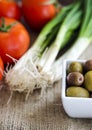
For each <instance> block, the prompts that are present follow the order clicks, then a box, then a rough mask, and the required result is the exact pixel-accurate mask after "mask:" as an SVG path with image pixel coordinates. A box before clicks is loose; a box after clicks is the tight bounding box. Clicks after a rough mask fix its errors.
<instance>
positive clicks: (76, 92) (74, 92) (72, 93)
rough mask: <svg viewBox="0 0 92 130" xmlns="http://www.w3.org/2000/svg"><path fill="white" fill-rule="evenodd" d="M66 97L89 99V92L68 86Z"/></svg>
mask: <svg viewBox="0 0 92 130" xmlns="http://www.w3.org/2000/svg"><path fill="white" fill-rule="evenodd" d="M66 95H67V96H68V97H84V98H88V97H89V92H88V90H86V89H85V88H82V87H78V86H70V87H69V88H67V90H66Z"/></svg>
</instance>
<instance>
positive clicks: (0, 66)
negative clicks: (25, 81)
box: [0, 57, 4, 80]
mask: <svg viewBox="0 0 92 130" xmlns="http://www.w3.org/2000/svg"><path fill="white" fill-rule="evenodd" d="M3 71H4V64H3V61H2V59H1V57H0V80H2V78H3Z"/></svg>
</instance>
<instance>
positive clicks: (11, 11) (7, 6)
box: [0, 0, 21, 20]
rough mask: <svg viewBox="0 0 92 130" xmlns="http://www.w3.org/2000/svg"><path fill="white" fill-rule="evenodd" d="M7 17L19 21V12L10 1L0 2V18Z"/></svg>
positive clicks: (1, 0) (15, 5)
mask: <svg viewBox="0 0 92 130" xmlns="http://www.w3.org/2000/svg"><path fill="white" fill-rule="evenodd" d="M2 16H3V17H9V18H15V19H17V20H20V17H21V10H20V7H19V6H18V5H17V3H16V2H14V1H10V0H0V17H2Z"/></svg>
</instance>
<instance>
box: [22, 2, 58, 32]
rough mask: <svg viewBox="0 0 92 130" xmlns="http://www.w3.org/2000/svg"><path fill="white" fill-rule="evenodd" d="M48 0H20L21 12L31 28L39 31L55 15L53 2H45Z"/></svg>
mask: <svg viewBox="0 0 92 130" xmlns="http://www.w3.org/2000/svg"><path fill="white" fill-rule="evenodd" d="M47 1H49V0H22V12H23V15H24V18H25V20H26V21H27V23H28V24H29V25H30V27H31V28H32V29H35V30H36V31H39V30H41V29H42V27H43V26H44V25H45V24H46V23H47V22H48V21H50V20H51V19H52V18H53V17H54V16H55V15H56V8H55V6H54V5H53V4H45V2H47Z"/></svg>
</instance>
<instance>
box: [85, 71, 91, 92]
mask: <svg viewBox="0 0 92 130" xmlns="http://www.w3.org/2000/svg"><path fill="white" fill-rule="evenodd" d="M84 86H85V88H86V89H87V90H88V91H90V92H92V71H88V72H87V73H86V74H85V75H84Z"/></svg>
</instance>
